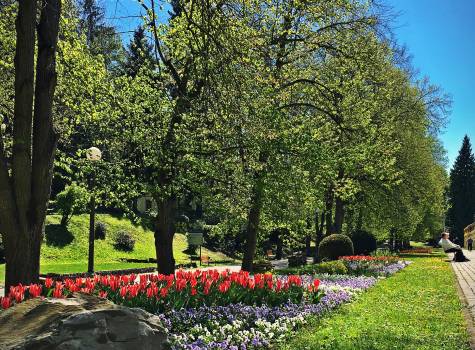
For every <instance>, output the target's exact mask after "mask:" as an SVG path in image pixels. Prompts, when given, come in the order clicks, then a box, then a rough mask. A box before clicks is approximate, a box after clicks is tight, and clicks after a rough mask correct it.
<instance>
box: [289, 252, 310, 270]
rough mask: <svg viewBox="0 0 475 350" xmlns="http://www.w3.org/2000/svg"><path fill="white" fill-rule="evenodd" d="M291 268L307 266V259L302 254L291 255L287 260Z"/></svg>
mask: <svg viewBox="0 0 475 350" xmlns="http://www.w3.org/2000/svg"><path fill="white" fill-rule="evenodd" d="M287 260H288V261H289V267H297V266H302V265H306V264H307V257H306V256H305V255H302V254H296V255H291V256H289V257H288V258H287Z"/></svg>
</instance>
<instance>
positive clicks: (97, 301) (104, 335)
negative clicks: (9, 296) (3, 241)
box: [0, 294, 168, 350]
mask: <svg viewBox="0 0 475 350" xmlns="http://www.w3.org/2000/svg"><path fill="white" fill-rule="evenodd" d="M0 349H1V350H4V349H5V350H6V349H8V350H13V349H15V350H16V349H24V350H46V349H48V350H49V349H54V350H79V349H88V350H89V349H98V350H109V349H115V350H129V349H130V350H146V349H153V350H161V349H168V346H167V343H166V331H165V329H164V328H163V326H162V324H161V322H160V319H159V318H158V317H157V316H155V315H152V314H150V313H148V312H146V311H143V310H141V309H136V308H127V307H124V306H120V305H115V304H113V303H112V302H110V301H108V300H105V299H101V298H97V297H95V296H91V295H84V294H77V295H74V298H68V299H50V298H47V299H44V300H41V299H39V298H36V299H30V300H27V301H25V302H23V303H21V304H18V305H15V306H14V307H12V308H10V309H7V310H5V311H3V312H0Z"/></svg>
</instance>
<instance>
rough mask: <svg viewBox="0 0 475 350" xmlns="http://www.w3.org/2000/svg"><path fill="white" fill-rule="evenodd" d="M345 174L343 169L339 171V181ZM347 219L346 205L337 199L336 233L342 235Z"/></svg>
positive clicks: (339, 198) (338, 197) (337, 197)
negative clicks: (344, 221) (344, 222)
mask: <svg viewBox="0 0 475 350" xmlns="http://www.w3.org/2000/svg"><path fill="white" fill-rule="evenodd" d="M344 176H345V173H344V171H343V169H342V168H340V169H339V170H338V181H341V180H343V178H344ZM344 219H345V203H344V202H343V200H342V199H341V197H340V196H338V195H337V196H336V198H335V221H334V223H335V224H334V229H335V232H336V233H340V234H341V231H342V228H343V220H344Z"/></svg>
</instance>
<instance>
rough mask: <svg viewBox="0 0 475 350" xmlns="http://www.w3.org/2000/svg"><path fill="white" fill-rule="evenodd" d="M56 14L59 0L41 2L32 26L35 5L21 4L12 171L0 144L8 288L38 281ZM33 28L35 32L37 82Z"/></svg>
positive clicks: (31, 1) (49, 165) (32, 0)
mask: <svg viewBox="0 0 475 350" xmlns="http://www.w3.org/2000/svg"><path fill="white" fill-rule="evenodd" d="M60 13H61V3H60V0H48V1H46V0H44V1H42V6H41V14H40V21H39V24H38V26H36V15H37V1H36V0H21V1H19V7H18V17H17V24H16V30H17V40H16V42H17V46H16V55H15V111H14V121H13V147H12V162H11V171H9V168H8V165H9V164H8V162H7V159H6V157H5V148H4V144H3V140H0V203H1V204H0V225H1V226H0V231H1V232H2V234H3V239H4V242H5V258H6V273H5V275H6V276H5V277H6V280H5V287H6V289H8V288H9V287H10V286H12V285H17V284H19V283H22V284H24V285H25V284H30V283H33V282H37V281H38V278H39V264H40V248H41V242H42V240H43V233H44V223H45V218H46V209H47V205H48V200H49V196H50V191H51V179H52V173H53V170H52V169H53V160H54V153H55V150H56V143H57V135H56V133H55V131H54V129H53V118H52V105H53V96H54V92H55V88H56V61H55V54H56V45H57V39H58V30H59V18H60ZM35 28H37V31H38V52H37V63H36V79H34V56H35V55H34V53H35ZM34 84H36V85H35V86H34ZM33 94H34V95H35V98H34V115H33Z"/></svg>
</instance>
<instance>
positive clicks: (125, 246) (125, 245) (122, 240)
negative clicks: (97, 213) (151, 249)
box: [114, 231, 135, 252]
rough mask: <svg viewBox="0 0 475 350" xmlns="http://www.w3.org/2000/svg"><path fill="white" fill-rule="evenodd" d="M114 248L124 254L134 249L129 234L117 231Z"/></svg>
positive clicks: (133, 242) (132, 240)
mask: <svg viewBox="0 0 475 350" xmlns="http://www.w3.org/2000/svg"><path fill="white" fill-rule="evenodd" d="M114 247H115V249H117V250H123V251H125V252H131V251H132V250H134V247H135V240H134V239H133V238H132V236H131V235H130V233H129V232H127V231H119V232H117V233H116V236H115V243H114Z"/></svg>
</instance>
